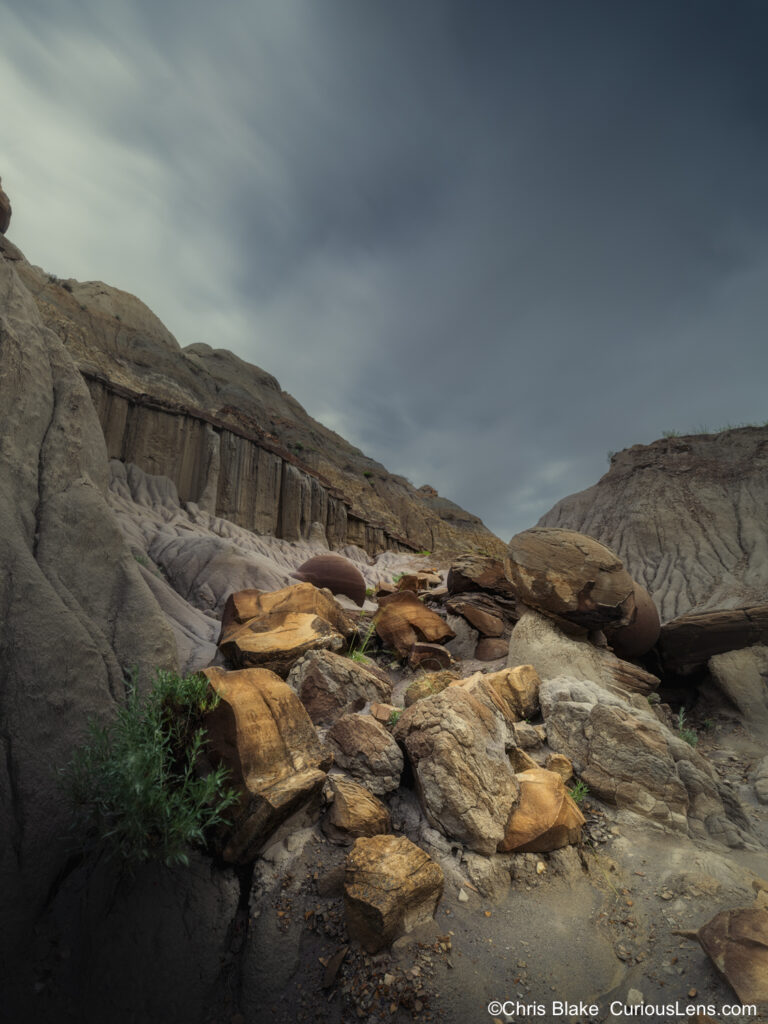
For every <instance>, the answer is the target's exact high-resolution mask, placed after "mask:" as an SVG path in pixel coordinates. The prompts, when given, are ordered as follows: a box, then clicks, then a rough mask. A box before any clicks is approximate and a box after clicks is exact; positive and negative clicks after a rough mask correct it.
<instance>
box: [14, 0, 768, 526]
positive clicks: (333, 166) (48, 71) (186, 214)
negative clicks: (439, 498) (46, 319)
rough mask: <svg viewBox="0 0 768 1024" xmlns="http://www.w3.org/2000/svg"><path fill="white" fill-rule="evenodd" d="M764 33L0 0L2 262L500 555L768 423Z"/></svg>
mask: <svg viewBox="0 0 768 1024" xmlns="http://www.w3.org/2000/svg"><path fill="white" fill-rule="evenodd" d="M766 53H768V4H766V3H764V2H763V0H754V2H752V0H722V2H719V3H712V2H708V0H686V2H675V0H662V2H659V3H656V2H653V0H624V2H616V0H602V2H591V0H562V2H551V0H531V2H527V0H499V2H495V0H482V2H475V0H434V2H432V0H247V2H246V0H222V3H220V4H216V5H214V4H213V3H211V2H210V0H208V2H205V3H202V2H200V0H162V2H158V0H152V2H150V0H130V2H128V0H126V2H119V0H0V96H1V97H2V111H3V114H2V132H1V133H0V176H2V179H3V186H4V188H5V189H6V190H7V192H8V194H9V196H10V198H11V202H12V204H13V210H14V212H13V221H12V224H11V227H10V230H9V233H8V237H9V238H10V239H11V240H12V241H13V242H15V243H16V244H17V245H19V246H20V248H21V249H22V250H23V251H24V252H25V254H26V256H27V257H28V258H29V259H30V260H31V261H32V262H33V263H37V264H39V265H41V266H43V267H44V268H45V269H46V270H48V271H50V272H52V273H55V274H58V275H59V276H61V277H75V278H78V279H80V280H91V279H101V280H104V281H107V282H109V283H110V284H114V285H116V286H118V287H120V288H123V289H125V290H127V291H131V292H134V293H135V294H137V295H138V296H139V297H140V298H141V299H143V300H144V301H145V302H147V303H148V305H149V306H150V307H151V308H152V309H153V310H154V311H155V312H156V313H157V314H158V315H159V316H160V317H161V319H162V320H163V321H164V322H165V323H166V324H167V326H168V327H169V328H170V329H171V330H172V331H173V333H174V334H175V335H176V337H177V338H178V340H179V342H180V343H181V344H182V345H187V344H190V343H192V342H198V341H205V342H208V343H209V344H211V345H213V346H214V347H220V348H229V349H232V350H233V351H235V352H237V353H238V355H240V356H242V357H244V358H246V359H248V360H250V361H252V362H255V363H257V364H258V365H259V366H261V367H263V368H264V369H266V370H268V371H269V372H270V373H272V374H274V375H275V376H276V377H277V378H278V380H279V381H280V383H281V385H282V387H283V388H284V389H285V390H287V391H290V392H291V393H292V394H293V395H294V396H295V397H296V398H298V399H299V401H300V402H301V403H302V404H303V405H304V406H305V407H306V408H307V409H308V411H309V412H310V413H311V414H312V415H314V416H315V417H316V418H318V419H319V420H321V421H322V422H323V423H325V424H326V425H328V426H330V427H333V428H334V429H336V430H338V431H339V432H340V433H341V434H342V435H343V436H345V437H346V438H347V439H348V440H350V441H352V442H353V443H354V444H356V445H358V446H359V447H361V448H362V449H363V450H364V451H365V452H366V454H368V455H371V456H372V457H374V458H376V459H378V460H379V461H381V462H383V463H384V464H385V465H386V466H387V468H388V469H389V470H390V471H391V472H395V473H402V474H404V475H405V476H407V477H409V479H411V480H412V481H413V483H414V484H416V485H417V486H419V485H421V484H423V483H430V484H432V485H433V486H434V487H436V488H437V489H438V490H439V491H440V493H441V494H443V495H445V496H446V497H449V498H451V499H453V500H454V501H457V502H458V503H459V504H461V505H463V506H464V507H465V508H467V509H469V510H470V511H472V512H474V513H476V514H477V515H479V516H481V517H482V519H483V520H484V522H485V523H486V524H487V525H488V526H489V527H490V528H491V529H492V530H494V532H496V533H497V534H499V536H501V537H502V538H503V539H505V540H508V539H509V537H510V536H511V535H512V534H513V533H515V532H517V531H518V530H521V529H525V528H526V527H528V526H531V525H533V524H534V523H535V521H536V520H537V519H538V517H539V516H540V515H542V514H543V513H544V512H546V511H547V510H548V509H549V508H550V507H551V505H552V504H554V502H555V501H557V500H558V499H559V498H561V497H563V496H565V495H566V494H569V493H572V492H573V491H576V490H581V489H582V488H584V487H588V486H590V485H591V484H592V483H594V482H595V481H596V480H597V479H598V478H599V477H600V476H601V475H602V474H603V473H604V472H605V471H606V470H607V468H608V467H607V458H606V456H607V452H608V450H609V449H613V450H618V449H621V448H624V447H627V446H629V445H631V444H635V443H645V442H650V441H652V440H654V439H655V438H657V437H659V436H661V434H662V432H663V431H667V430H677V431H680V432H686V431H690V430H694V429H698V428H700V427H703V426H706V427H709V428H710V429H716V428H719V427H721V426H724V425H726V424H729V423H730V424H740V423H742V422H753V421H754V422H761V423H762V422H764V421H765V420H767V419H768V398H767V395H768V341H767V339H766V312H767V306H768V61H767V60H766Z"/></svg>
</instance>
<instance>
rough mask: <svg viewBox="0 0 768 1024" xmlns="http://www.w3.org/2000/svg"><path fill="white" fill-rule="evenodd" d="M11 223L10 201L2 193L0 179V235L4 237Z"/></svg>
mask: <svg viewBox="0 0 768 1024" xmlns="http://www.w3.org/2000/svg"><path fill="white" fill-rule="evenodd" d="M10 223H11V201H10V199H9V198H8V196H7V195H6V194H5V192H4V191H3V179H2V178H0V235H4V234H5V232H6V231H7V230H8V225H9V224H10Z"/></svg>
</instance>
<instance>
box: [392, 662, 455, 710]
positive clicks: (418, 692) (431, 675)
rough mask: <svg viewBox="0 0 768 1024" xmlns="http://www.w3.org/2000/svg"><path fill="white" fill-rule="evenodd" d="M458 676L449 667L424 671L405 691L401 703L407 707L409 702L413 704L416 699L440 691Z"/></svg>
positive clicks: (421, 698) (430, 695)
mask: <svg viewBox="0 0 768 1024" xmlns="http://www.w3.org/2000/svg"><path fill="white" fill-rule="evenodd" d="M458 678H459V676H458V674H457V673H456V672H453V671H451V669H442V671H440V672H425V673H424V674H423V675H420V676H417V677H416V679H414V681H413V682H412V683H411V684H410V686H409V687H408V689H407V690H406V691H405V693H404V694H403V704H404V705H405V706H406V707H407V708H409V707H410V706H411V704H415V703H416V701H418V700H424V698H425V697H432V696H433V695H434V694H436V693H442V692H443V690H444V689H445V688H446V687H447V686H450V685H451V684H452V683H455V682H456V681H457V680H458Z"/></svg>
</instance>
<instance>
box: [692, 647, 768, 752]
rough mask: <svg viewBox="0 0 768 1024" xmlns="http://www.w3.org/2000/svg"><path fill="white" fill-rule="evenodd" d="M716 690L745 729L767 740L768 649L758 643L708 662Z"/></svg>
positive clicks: (715, 657)
mask: <svg viewBox="0 0 768 1024" xmlns="http://www.w3.org/2000/svg"><path fill="white" fill-rule="evenodd" d="M707 667H708V668H709V673H710V675H711V677H712V679H713V680H714V682H715V684H716V685H717V687H718V688H719V689H720V691H721V692H722V693H724V694H725V696H726V697H727V698H728V700H729V701H731V703H732V704H734V705H735V706H736V707H737V708H738V709H739V711H740V712H741V714H742V716H743V718H744V722H745V723H746V725H747V727H748V728H749V729H751V730H753V731H755V732H757V733H758V734H759V735H761V736H763V737H765V739H767V740H768V646H766V645H764V644H757V645H755V646H754V647H745V648H743V649H742V650H740V651H727V652H726V653H725V654H716V655H714V656H713V657H712V658H710V659H709V662H708V665H707Z"/></svg>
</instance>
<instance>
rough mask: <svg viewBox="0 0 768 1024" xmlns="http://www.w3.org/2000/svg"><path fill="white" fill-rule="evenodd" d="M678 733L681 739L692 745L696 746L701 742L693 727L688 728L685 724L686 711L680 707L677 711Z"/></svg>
mask: <svg viewBox="0 0 768 1024" xmlns="http://www.w3.org/2000/svg"><path fill="white" fill-rule="evenodd" d="M677 735H678V736H679V737H680V739H681V740H685V742H686V743H689V744H690V745H691V746H692V747H695V746H696V745H697V744H698V742H699V737H698V736H697V735H696V733H695V732H694V730H693V729H688V728H687V727H686V725H685V711H684V710H683V709H682V708H680V710H679V711H678V713H677Z"/></svg>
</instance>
